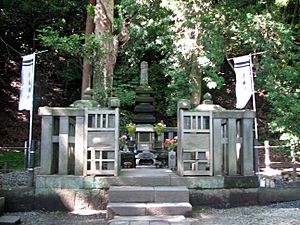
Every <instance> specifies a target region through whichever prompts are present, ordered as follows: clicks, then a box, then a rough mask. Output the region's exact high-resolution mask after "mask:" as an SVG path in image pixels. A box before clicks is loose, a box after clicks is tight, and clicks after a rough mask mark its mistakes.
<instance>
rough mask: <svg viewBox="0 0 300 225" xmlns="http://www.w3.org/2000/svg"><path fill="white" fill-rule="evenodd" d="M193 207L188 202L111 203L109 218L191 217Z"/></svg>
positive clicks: (108, 207)
mask: <svg viewBox="0 0 300 225" xmlns="http://www.w3.org/2000/svg"><path fill="white" fill-rule="evenodd" d="M191 211H192V206H191V204H190V203H187V202H179V203H109V204H108V205H107V218H108V219H111V218H113V217H114V216H116V215H117V216H155V215H184V216H190V215H191Z"/></svg>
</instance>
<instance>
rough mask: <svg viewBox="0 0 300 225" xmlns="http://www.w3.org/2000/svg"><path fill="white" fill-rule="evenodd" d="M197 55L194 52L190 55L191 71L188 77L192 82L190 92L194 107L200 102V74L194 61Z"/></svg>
mask: <svg viewBox="0 0 300 225" xmlns="http://www.w3.org/2000/svg"><path fill="white" fill-rule="evenodd" d="M196 58H197V57H196V56H195V54H193V55H192V57H191V71H190V79H191V82H192V86H193V87H192V88H193V91H192V93H191V103H192V104H193V105H194V106H195V107H196V106H198V105H199V104H200V103H201V95H202V74H201V73H199V72H198V69H197V62H196V61H195V59H196Z"/></svg>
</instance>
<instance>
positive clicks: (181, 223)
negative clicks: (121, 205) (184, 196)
mask: <svg viewBox="0 0 300 225" xmlns="http://www.w3.org/2000/svg"><path fill="white" fill-rule="evenodd" d="M108 224H109V225H190V223H189V222H188V221H187V220H186V218H185V217H184V216H178V215H176V216H116V217H115V218H114V219H113V220H110V221H108Z"/></svg>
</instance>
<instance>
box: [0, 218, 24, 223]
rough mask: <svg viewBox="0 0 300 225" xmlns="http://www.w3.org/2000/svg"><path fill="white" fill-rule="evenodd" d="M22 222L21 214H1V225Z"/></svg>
mask: <svg viewBox="0 0 300 225" xmlns="http://www.w3.org/2000/svg"><path fill="white" fill-rule="evenodd" d="M15 224H21V218H20V217H19V216H1V217H0V225H15Z"/></svg>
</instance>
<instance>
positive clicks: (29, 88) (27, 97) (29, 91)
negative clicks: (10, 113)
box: [19, 53, 35, 110]
mask: <svg viewBox="0 0 300 225" xmlns="http://www.w3.org/2000/svg"><path fill="white" fill-rule="evenodd" d="M34 66H35V53H33V54H31V55H26V56H23V61H22V73H21V75H22V86H21V90H20V100H19V110H23V109H25V110H32V102H33V88H34Z"/></svg>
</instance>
